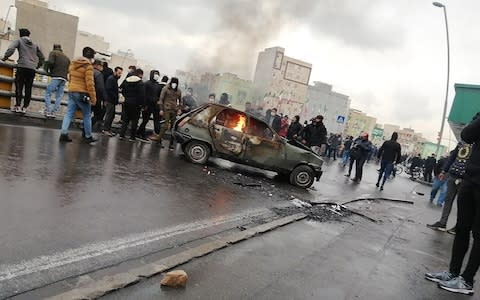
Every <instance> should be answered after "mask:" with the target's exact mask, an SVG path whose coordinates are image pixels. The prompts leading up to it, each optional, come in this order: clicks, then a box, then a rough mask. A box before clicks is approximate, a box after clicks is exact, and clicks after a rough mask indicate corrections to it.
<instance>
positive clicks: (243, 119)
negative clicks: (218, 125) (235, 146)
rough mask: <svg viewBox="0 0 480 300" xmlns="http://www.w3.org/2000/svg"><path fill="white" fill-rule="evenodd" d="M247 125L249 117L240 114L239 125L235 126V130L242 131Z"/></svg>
mask: <svg viewBox="0 0 480 300" xmlns="http://www.w3.org/2000/svg"><path fill="white" fill-rule="evenodd" d="M246 125H247V117H245V116H243V115H240V116H239V119H238V122H237V126H235V127H233V130H236V131H240V132H242V131H243V129H244V128H245V126H246Z"/></svg>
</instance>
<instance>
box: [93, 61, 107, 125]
mask: <svg viewBox="0 0 480 300" xmlns="http://www.w3.org/2000/svg"><path fill="white" fill-rule="evenodd" d="M102 71H103V63H102V62H101V61H99V60H98V59H96V60H95V61H94V62H93V80H94V81H95V93H96V94H97V103H95V106H93V107H92V111H93V116H92V128H93V127H94V126H95V124H97V123H98V122H99V121H101V120H103V115H104V105H105V101H106V100H107V91H106V90H105V80H104V78H103V73H102Z"/></svg>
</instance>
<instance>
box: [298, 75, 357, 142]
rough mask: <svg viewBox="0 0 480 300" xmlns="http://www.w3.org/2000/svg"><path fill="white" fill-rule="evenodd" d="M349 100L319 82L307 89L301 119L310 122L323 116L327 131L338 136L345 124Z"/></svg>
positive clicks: (329, 86)
mask: <svg viewBox="0 0 480 300" xmlns="http://www.w3.org/2000/svg"><path fill="white" fill-rule="evenodd" d="M349 109H350V98H349V97H348V96H347V95H343V94H340V93H337V92H335V91H333V90H332V86H331V85H329V84H327V83H323V82H320V81H315V82H314V83H313V85H309V86H308V87H307V99H306V101H305V105H304V107H303V113H302V115H301V118H302V119H304V120H310V119H312V118H313V117H315V116H317V115H322V116H323V123H324V124H325V127H327V131H328V132H331V133H337V134H340V133H342V132H343V131H344V129H345V124H346V123H347V117H348V110H349Z"/></svg>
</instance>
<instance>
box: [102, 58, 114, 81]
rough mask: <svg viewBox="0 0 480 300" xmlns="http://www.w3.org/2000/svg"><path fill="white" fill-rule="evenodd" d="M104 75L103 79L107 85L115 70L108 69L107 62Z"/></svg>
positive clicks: (104, 64) (104, 66)
mask: <svg viewBox="0 0 480 300" xmlns="http://www.w3.org/2000/svg"><path fill="white" fill-rule="evenodd" d="M102 74H103V79H105V84H107V79H108V77H110V76H112V75H113V70H112V69H111V68H110V67H108V62H106V61H104V62H103V71H102Z"/></svg>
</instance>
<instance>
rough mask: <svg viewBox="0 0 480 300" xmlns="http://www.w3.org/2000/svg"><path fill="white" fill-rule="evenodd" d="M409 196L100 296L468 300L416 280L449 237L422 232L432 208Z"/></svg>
mask: <svg viewBox="0 0 480 300" xmlns="http://www.w3.org/2000/svg"><path fill="white" fill-rule="evenodd" d="M417 191H419V192H423V193H426V192H428V188H427V187H424V186H419V187H417ZM412 199H413V200H414V201H415V205H414V206H412V205H405V204H397V203H390V202H358V203H357V204H356V207H355V208H356V209H357V210H359V211H361V212H364V213H366V214H368V215H369V216H374V217H375V218H376V219H379V220H381V222H379V223H372V222H369V221H367V220H365V219H362V218H359V217H353V218H350V219H347V220H346V222H334V223H316V222H312V221H301V222H298V223H295V224H292V225H287V226H286V227H283V228H280V229H277V230H276V231H273V232H270V233H267V234H265V235H262V236H259V237H255V238H252V239H249V240H247V241H245V242H242V243H239V244H236V245H235V246H233V247H229V248H226V249H223V250H219V251H217V252H214V253H213V254H210V255H208V256H206V257H203V258H199V259H197V260H194V261H192V262H190V263H187V264H185V265H183V266H180V267H178V269H184V270H185V271H186V272H187V273H188V275H189V282H188V285H187V287H186V288H185V289H179V290H174V289H169V288H161V287H160V284H159V282H160V279H161V276H157V277H153V278H151V279H148V280H145V281H143V282H141V283H139V284H137V285H134V286H131V287H127V288H125V289H122V290H119V291H117V292H114V293H112V294H110V295H107V296H105V297H104V298H105V299H160V298H161V299H445V300H446V299H472V298H471V297H468V296H461V295H455V294H451V293H448V292H446V291H443V290H440V289H439V288H437V287H436V285H435V284H433V283H431V282H429V281H427V280H425V279H424V277H423V276H424V273H425V272H428V271H433V270H443V269H445V268H447V266H448V262H449V258H450V248H451V244H452V241H453V236H451V235H449V234H446V233H440V232H436V231H432V230H430V229H428V228H427V227H426V226H425V223H427V222H430V221H433V220H435V219H437V218H438V216H439V214H440V210H439V209H437V208H434V207H432V206H430V205H429V204H428V203H427V202H428V201H426V200H425V197H419V196H414V195H412ZM451 219H453V218H451ZM452 221H454V220H451V222H452ZM477 297H478V296H474V298H473V299H478V298H477Z"/></svg>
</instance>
